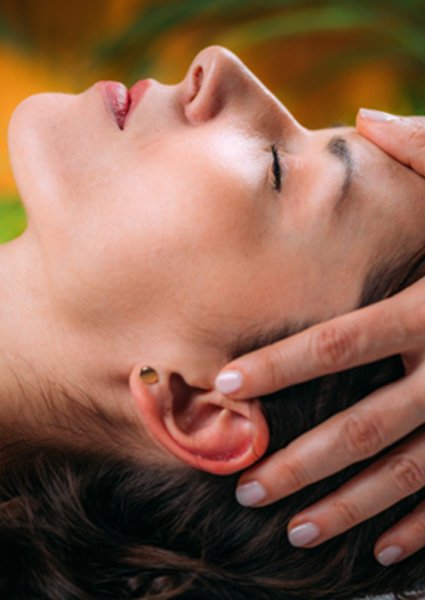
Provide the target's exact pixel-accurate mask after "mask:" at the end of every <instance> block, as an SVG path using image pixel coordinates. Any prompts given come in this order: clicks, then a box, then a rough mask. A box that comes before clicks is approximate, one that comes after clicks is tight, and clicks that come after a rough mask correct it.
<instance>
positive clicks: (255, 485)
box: [236, 481, 266, 506]
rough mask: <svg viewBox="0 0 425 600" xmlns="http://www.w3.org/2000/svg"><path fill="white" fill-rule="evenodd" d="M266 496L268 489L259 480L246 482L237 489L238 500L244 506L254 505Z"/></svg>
mask: <svg viewBox="0 0 425 600" xmlns="http://www.w3.org/2000/svg"><path fill="white" fill-rule="evenodd" d="M265 497H266V490H265V489H264V488H263V486H262V485H261V483H259V482H258V481H250V483H244V484H242V485H240V486H239V487H238V488H237V489H236V500H237V501H238V502H239V504H242V506H254V505H255V504H258V502H261V500H264V498H265Z"/></svg>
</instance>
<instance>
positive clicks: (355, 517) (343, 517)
mask: <svg viewBox="0 0 425 600" xmlns="http://www.w3.org/2000/svg"><path fill="white" fill-rule="evenodd" d="M332 512H333V513H334V514H335V516H336V519H337V522H338V524H339V525H340V526H341V527H342V528H343V529H344V530H346V529H351V527H354V525H357V523H361V522H362V521H363V519H364V517H363V515H362V514H361V512H360V510H359V509H358V507H356V506H355V505H354V504H351V503H350V502H346V501H344V500H335V501H334V502H333V503H332Z"/></svg>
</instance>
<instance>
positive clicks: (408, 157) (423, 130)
mask: <svg viewBox="0 0 425 600" xmlns="http://www.w3.org/2000/svg"><path fill="white" fill-rule="evenodd" d="M356 127H357V130H358V131H359V133H361V134H362V135H363V136H364V137H366V138H368V139H369V140H370V141H371V142H373V143H374V144H376V145H377V146H379V147H380V148H381V150H383V151H384V152H387V154H389V155H390V156H392V157H393V158H395V159H396V160H398V161H399V162H401V163H403V164H405V165H407V166H408V167H410V168H412V169H413V170H414V171H416V172H417V173H418V174H419V175H422V176H423V177H425V117H399V116H396V115H391V114H389V113H385V112H381V111H378V110H369V109H366V108H361V109H360V110H359V112H358V113H357V120H356Z"/></svg>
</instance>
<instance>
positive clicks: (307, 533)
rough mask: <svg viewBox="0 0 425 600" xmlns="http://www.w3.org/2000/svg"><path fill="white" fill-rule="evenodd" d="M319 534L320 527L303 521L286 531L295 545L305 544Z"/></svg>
mask: <svg viewBox="0 0 425 600" xmlns="http://www.w3.org/2000/svg"><path fill="white" fill-rule="evenodd" d="M319 535H320V529H319V528H318V527H317V525H315V524H314V523H304V524H303V525H298V527H294V529H291V531H290V532H289V533H288V539H289V541H290V542H291V544H292V545H293V546H295V547H299V546H306V545H307V544H309V543H310V542H312V541H313V540H315V539H316V538H318V537H319Z"/></svg>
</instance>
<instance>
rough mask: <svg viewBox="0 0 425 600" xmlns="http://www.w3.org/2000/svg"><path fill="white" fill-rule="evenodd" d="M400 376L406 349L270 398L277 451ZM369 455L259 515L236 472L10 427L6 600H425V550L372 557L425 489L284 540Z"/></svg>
mask: <svg viewBox="0 0 425 600" xmlns="http://www.w3.org/2000/svg"><path fill="white" fill-rule="evenodd" d="M424 265H425V260H424V255H423V252H422V253H421V255H418V256H416V257H414V259H412V260H409V261H408V262H407V263H406V261H402V262H399V263H398V264H397V265H396V266H392V267H390V268H386V269H380V270H379V272H378V271H375V272H374V273H373V274H372V275H371V276H370V277H369V278H368V280H367V281H366V284H365V287H364V293H363V297H362V299H361V301H360V304H361V305H365V304H370V303H371V302H375V301H376V300H378V299H380V298H384V297H386V296H389V295H391V294H394V293H396V292H397V291H399V290H401V289H403V288H404V287H406V286H407V285H409V284H410V283H412V282H413V281H415V280H417V279H419V277H421V276H422V274H423V273H424ZM289 333H291V327H288V334H289ZM402 375H403V366H402V362H401V359H400V357H397V356H395V357H391V358H388V359H385V360H382V361H379V362H376V363H373V364H370V365H366V366H363V367H359V368H356V369H351V370H349V371H346V372H343V373H338V374H334V375H329V376H326V377H323V378H319V379H316V380H314V381H310V382H307V383H304V384H302V385H298V386H294V387H292V388H290V389H286V390H282V391H281V392H278V393H276V394H273V395H271V396H268V397H266V398H263V408H264V412H265V415H266V417H267V419H268V423H269V426H270V433H271V441H270V447H269V449H268V452H269V453H270V452H272V451H274V450H275V449H277V448H279V447H282V446H284V445H286V444H287V443H288V442H289V441H290V440H291V439H293V438H295V437H296V436H298V435H299V434H300V433H302V432H303V431H305V430H307V429H309V428H311V427H313V426H315V425H316V424H318V423H320V422H321V421H323V420H325V419H326V418H328V417H329V416H330V415H332V414H334V413H335V412H337V411H339V410H342V409H344V408H345V407H347V406H349V405H351V404H353V403H355V402H357V401H358V400H359V399H361V398H362V397H364V396H366V395H367V394H369V393H370V392H372V391H373V390H374V389H376V388H378V387H380V386H382V385H384V384H386V383H389V382H391V381H394V380H396V379H397V378H399V377H401V376H402ZM46 401H47V400H46ZM93 406H94V405H93ZM52 410H53V407H52ZM73 419H74V422H75V423H77V424H78V423H81V424H82V425H83V424H84V429H83V430H84V431H86V430H87V427H88V425H87V424H89V425H90V423H93V424H95V423H96V424H97V425H96V426H98V425H99V423H102V426H103V427H104V428H105V431H108V428H110V426H111V424H110V423H109V422H108V419H107V417H105V415H103V414H102V412H101V411H100V410H99V408H90V407H88V405H87V404H86V403H79V402H78V399H75V400H74V403H73ZM111 431H112V430H111ZM371 460H372V459H369V460H366V461H363V462H362V463H359V464H356V465H353V466H351V467H349V468H347V469H346V470H344V471H343V472H341V473H338V474H337V475H335V476H333V477H329V478H328V479H326V480H324V481H321V482H319V483H317V484H314V485H311V486H309V487H308V488H306V489H304V490H302V491H300V492H299V493H297V494H294V495H293V496H291V497H289V498H286V499H284V500H282V501H280V502H278V503H275V504H273V505H271V506H268V507H264V508H261V509H249V508H243V507H241V506H240V505H239V504H238V503H237V502H236V500H235V496H234V491H235V484H236V481H237V478H238V476H237V475H233V476H229V477H216V476H213V475H209V474H207V473H204V472H201V471H196V470H194V469H191V468H188V467H185V466H182V467H181V468H175V467H174V468H171V467H162V466H161V467H159V466H154V465H153V464H143V463H142V464H141V463H140V461H137V460H135V459H131V458H123V457H118V455H117V453H112V452H109V453H108V452H106V451H101V450H100V448H99V449H97V450H94V449H93V450H81V449H78V448H76V447H75V448H69V447H68V448H65V447H64V448H62V447H60V446H59V445H58V444H57V443H49V441H48V440H47V439H46V440H44V441H43V442H42V441H40V439H36V438H35V437H34V439H32V438H31V437H28V436H27V437H26V439H22V435H21V434H20V432H19V431H16V430H14V431H13V430H12V429H11V428H10V430H8V431H5V432H4V435H3V439H2V443H1V453H0V555H1V561H0V598H2V599H5V600H9V599H10V600H38V599H40V600H41V599H46V600H104V599H105V600H106V599H114V600H120V599H123V600H124V599H130V598H131V599H142V598H143V599H152V600H153V599H155V600H168V599H171V598H180V599H185V600H195V599H196V600H247V599H248V600H295V599H298V600H314V599H320V600H331V599H332V600H348V599H350V600H351V599H353V598H361V597H365V595H366V594H383V593H395V594H398V597H399V598H425V593H421V592H423V590H424V589H425V583H424V581H425V560H424V559H425V553H424V551H421V552H419V553H417V554H416V555H414V556H412V557H410V558H408V559H406V560H405V561H403V562H401V563H399V564H396V565H393V566H392V567H388V568H384V567H382V566H380V565H379V564H378V563H377V562H376V561H375V559H374V557H373V553H372V550H373V545H374V542H375V540H376V538H377V537H378V535H379V534H380V533H381V532H383V531H384V530H386V529H387V528H388V527H389V526H390V525H391V524H393V523H395V522H396V521H397V520H399V519H400V517H402V516H403V515H405V514H406V513H407V512H408V511H410V510H411V509H412V508H413V507H414V506H415V505H416V504H417V503H418V502H419V501H420V500H422V499H424V498H425V492H424V491H421V492H418V493H416V494H413V495H412V496H410V497H409V498H407V499H406V500H404V501H402V502H400V503H399V504H397V505H396V506H394V507H392V508H390V509H388V510H387V511H385V512H384V513H381V514H380V515H378V516H376V517H374V518H372V519H370V520H368V521H366V522H365V523H362V524H360V525H358V526H357V527H355V528H354V529H352V530H350V531H348V532H346V533H345V534H343V535H340V536H338V537H336V538H334V539H332V540H330V541H328V542H326V543H324V544H322V545H320V546H318V547H317V548H313V549H310V550H306V549H300V548H294V547H292V546H291V545H290V544H289V542H288V540H287V535H286V526H287V523H288V521H289V519H290V518H291V517H292V516H293V515H294V514H295V512H297V511H298V510H300V509H302V508H303V507H306V506H308V505H310V504H311V503H312V502H314V501H315V500H317V499H319V498H321V497H323V496H325V495H326V494H328V493H329V492H330V491H331V490H334V489H335V488H336V487H338V486H339V485H341V484H342V483H343V482H344V481H346V480H347V479H348V478H350V477H351V476H352V475H354V474H355V473H357V472H358V471H360V470H361V469H363V468H364V467H365V466H366V465H367V464H369V463H370V462H371ZM414 592H416V593H414Z"/></svg>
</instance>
